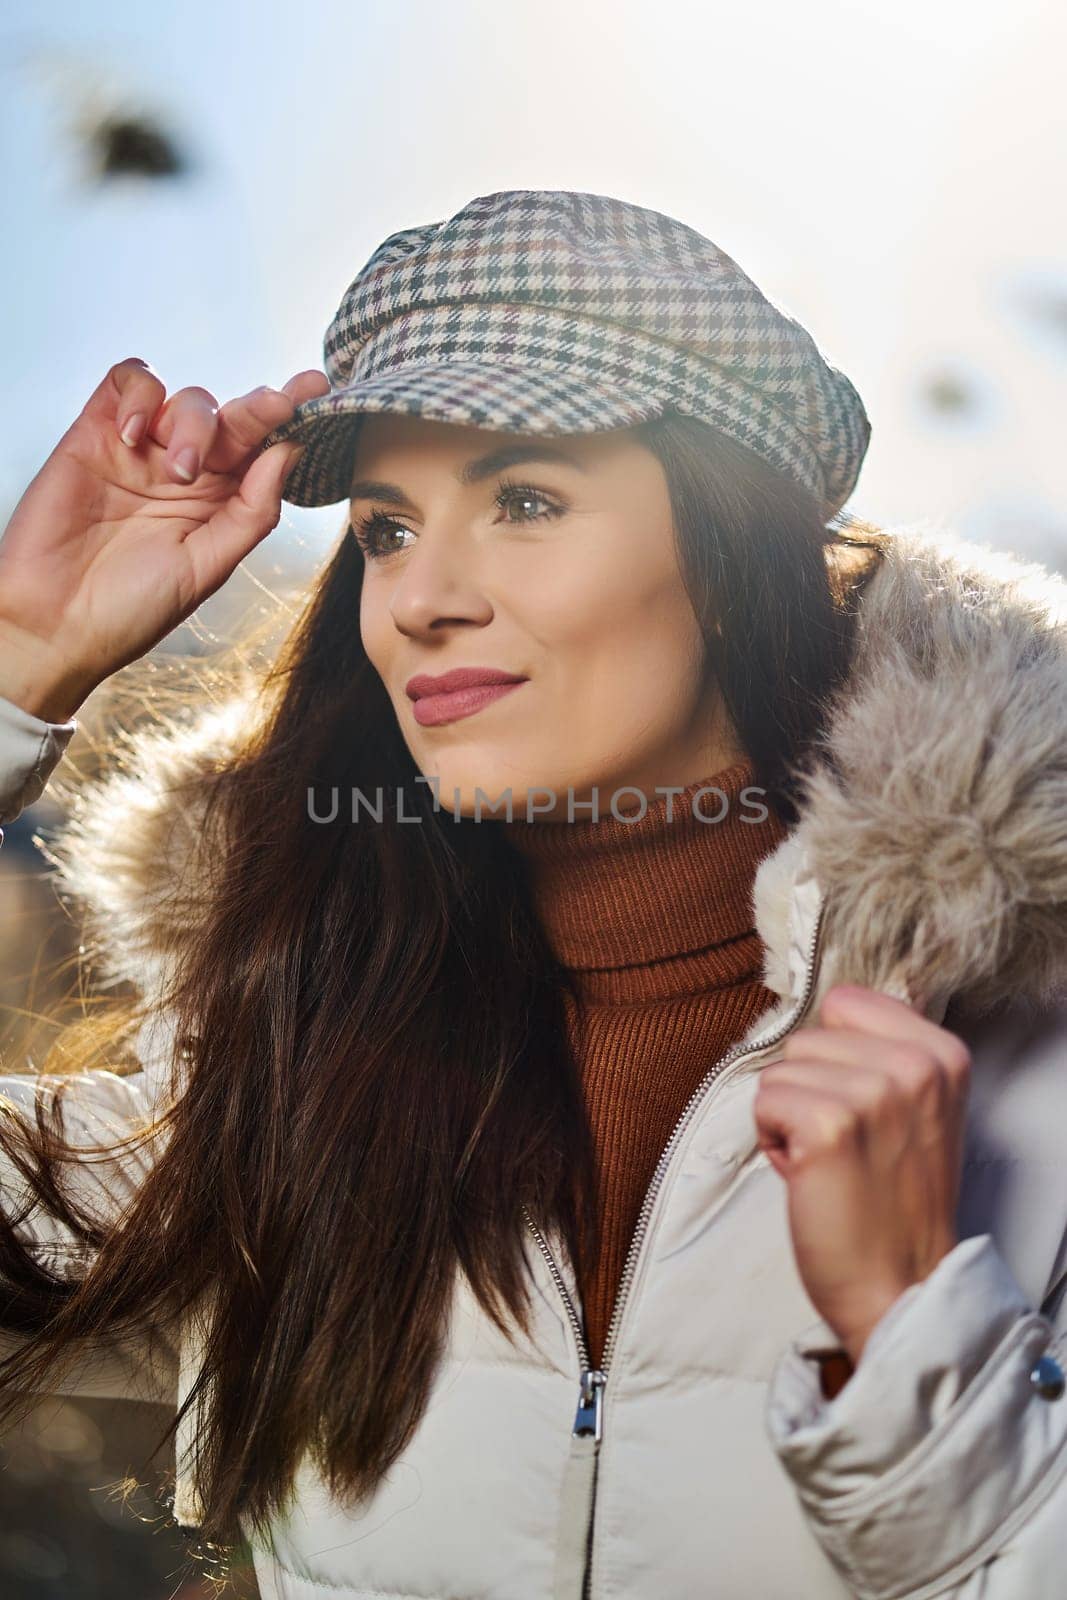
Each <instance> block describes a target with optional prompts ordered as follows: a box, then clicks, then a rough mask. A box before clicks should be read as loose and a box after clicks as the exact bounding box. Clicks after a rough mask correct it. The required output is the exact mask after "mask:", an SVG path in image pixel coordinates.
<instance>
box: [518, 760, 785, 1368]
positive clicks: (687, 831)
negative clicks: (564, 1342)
mask: <svg viewBox="0 0 1067 1600" xmlns="http://www.w3.org/2000/svg"><path fill="white" fill-rule="evenodd" d="M754 783H755V778H754V774H753V768H752V765H751V763H750V762H747V761H743V762H739V763H737V764H736V765H735V766H732V767H729V768H726V769H725V770H723V771H720V772H718V773H716V774H714V775H713V776H712V777H710V778H702V779H700V780H699V781H698V782H696V783H692V784H690V785H689V786H688V787H687V788H685V789H684V790H683V791H682V792H681V793H680V794H676V795H674V796H672V797H668V796H666V795H650V796H649V797H648V800H649V803H648V809H647V811H646V813H645V815H644V816H643V817H640V818H638V819H637V820H635V821H632V822H620V821H619V820H618V819H617V818H616V817H614V816H612V815H611V813H610V810H607V806H608V805H609V803H610V796H608V797H607V798H606V799H602V804H603V806H604V807H605V813H606V814H605V815H603V816H602V818H601V820H600V821H599V822H594V821H593V820H592V819H591V817H590V815H589V813H588V812H587V811H586V812H581V813H579V817H580V820H578V821H575V822H566V821H562V822H554V821H551V820H547V819H540V820H537V819H535V820H534V821H533V822H527V821H526V820H525V818H524V817H522V816H521V815H520V816H518V817H516V819H515V820H514V821H512V822H503V821H502V822H501V823H500V826H501V827H502V828H503V829H504V830H505V833H506V835H507V837H508V838H509V839H510V840H511V842H512V843H513V844H514V845H515V846H516V847H517V848H518V849H519V850H521V851H522V853H523V854H524V855H525V856H526V858H527V859H528V861H529V864H530V880H531V885H532V889H533V893H534V898H535V902H536V905H537V908H538V913H539V916H540V919H541V921H542V924H543V926H544V928H545V931H546V934H547V936H548V939H549V942H550V944H551V945H552V948H553V950H554V951H555V954H556V956H557V958H558V959H559V960H560V961H561V962H562V963H563V965H564V966H566V967H567V968H569V969H570V970H571V971H572V972H573V973H574V975H575V977H576V979H577V981H578V987H579V995H580V1001H579V1005H580V1009H581V1011H583V1012H584V1016H585V1026H584V1030H583V1029H582V1028H581V1021H580V1017H579V1014H578V1010H577V1009H576V1007H575V1006H574V1004H573V1003H572V1002H571V999H570V997H569V996H567V997H566V1010H567V1018H568V1027H569V1031H570V1037H571V1040H572V1044H573V1047H574V1051H575V1055H576V1058H577V1060H578V1063H579V1066H580V1070H581V1074H582V1082H583V1087H584V1092H585V1100H586V1104H587V1106H588V1110H589V1118H590V1122H591V1124H592V1129H593V1135H594V1140H595V1144H596V1151H597V1163H598V1172H599V1177H600V1227H601V1239H600V1244H601V1248H600V1259H599V1261H598V1263H597V1264H596V1267H595V1270H594V1271H593V1273H592V1276H591V1278H590V1281H588V1282H585V1283H582V1284H580V1285H579V1288H580V1291H581V1294H582V1300H583V1303H584V1307H585V1321H586V1340H587V1343H588V1345H589V1355H590V1360H591V1361H592V1363H593V1365H594V1366H599V1364H600V1361H601V1357H602V1354H603V1345H604V1338H605V1335H606V1333H607V1329H608V1324H609V1322H610V1320H611V1313H612V1308H613V1305H614V1301H615V1294H616V1290H617V1287H618V1283H619V1279H620V1277H621V1274H622V1270H623V1265H624V1262H625V1258H626V1253H627V1250H628V1248H629V1245H630V1241H631V1239H632V1237H633V1233H634V1229H635V1227H636V1224H637V1217H638V1213H639V1212H640V1209H641V1204H642V1201H643V1200H644V1197H645V1192H646V1190H647V1189H648V1186H649V1183H650V1182H651V1179H652V1174H653V1172H654V1170H655V1167H656V1163H657V1162H658V1160H659V1157H660V1155H661V1153H662V1151H663V1148H664V1146H665V1145H666V1143H667V1140H668V1139H669V1137H670V1134H671V1130H672V1129H673V1127H674V1124H675V1123H676V1122H677V1120H678V1118H679V1116H680V1115H681V1113H682V1110H683V1108H684V1106H685V1104H686V1101H687V1100H688V1099H689V1096H690V1095H691V1094H692V1092H693V1090H694V1089H695V1088H696V1086H697V1085H698V1084H699V1082H700V1080H701V1079H702V1078H703V1076H704V1074H705V1073H706V1072H707V1070H708V1068H709V1067H711V1066H712V1065H713V1064H714V1063H715V1061H717V1060H718V1058H719V1056H721V1055H723V1054H724V1053H725V1051H726V1050H728V1049H729V1048H730V1046H731V1045H733V1044H735V1043H736V1042H737V1041H738V1039H740V1038H741V1036H742V1035H743V1034H744V1033H745V1032H746V1031H747V1029H748V1028H749V1026H750V1025H751V1023H752V1022H754V1021H755V1019H756V1017H757V1016H759V1014H760V1013H761V1012H763V1011H764V1010H766V1009H767V1007H768V1006H769V1005H770V1004H771V1002H772V1001H773V999H774V996H773V995H772V994H771V992H770V991H769V990H768V989H766V988H765V987H764V985H763V984H762V983H761V981H760V975H761V971H762V959H763V949H762V945H761V942H760V939H759V937H758V935H757V934H756V932H755V929H754V926H753V921H754V919H753V911H752V881H753V878H754V876H755V872H756V868H757V866H758V865H759V863H760V861H761V860H762V859H763V858H764V857H765V856H767V855H769V854H770V853H771V851H772V850H773V849H774V848H775V847H776V845H778V844H779V843H780V841H781V839H782V838H783V836H784V831H785V830H784V827H783V825H782V823H781V822H780V821H779V820H778V819H777V818H776V817H775V815H774V813H773V812H771V813H770V814H769V815H768V816H767V817H766V819H765V820H752V819H753V818H758V817H759V812H758V810H757V809H756V807H757V806H758V804H759V803H760V802H761V800H762V795H761V794H759V793H757V794H754V795H752V796H750V797H749V799H748V800H747V801H744V800H742V798H741V791H742V790H743V789H744V788H745V787H746V786H749V785H753V784H754ZM709 784H714V785H715V786H716V787H717V788H718V789H719V790H721V791H722V792H723V794H724V795H725V796H726V806H725V808H724V804H723V801H722V799H721V798H720V796H719V795H717V794H711V793H709V794H706V795H704V796H702V797H701V798H700V800H699V809H700V811H702V812H703V813H704V815H705V816H708V817H716V816H718V814H719V813H720V812H721V811H724V810H725V815H724V817H723V820H722V821H719V822H711V821H709V822H702V821H701V820H700V818H699V816H698V815H697V814H696V812H695V811H694V807H693V797H694V796H695V795H696V794H697V791H698V790H700V789H701V788H704V787H705V786H706V785H709ZM625 806H629V807H630V808H632V809H634V810H636V809H639V808H638V807H637V806H636V802H635V800H634V797H633V796H630V795H628V796H626V798H625V802H623V803H620V809H624V808H625ZM668 806H670V808H671V811H672V814H673V816H672V820H668V815H667V814H668ZM744 818H748V819H749V820H747V821H745V820H742V819H744Z"/></svg>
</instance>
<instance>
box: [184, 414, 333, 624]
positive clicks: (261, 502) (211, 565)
mask: <svg viewBox="0 0 1067 1600" xmlns="http://www.w3.org/2000/svg"><path fill="white" fill-rule="evenodd" d="M303 448H304V447H303V446H302V445H298V444H296V443H294V442H293V441H291V440H283V441H282V442H280V443H279V444H273V445H271V447H270V449H269V450H265V451H264V452H263V454H262V455H259V456H256V458H255V460H254V461H253V462H252V464H251V466H250V467H249V468H248V470H247V471H246V473H245V475H244V477H243V478H242V479H241V486H240V489H239V490H238V492H237V493H236V494H235V495H233V496H231V498H230V499H229V500H228V501H227V502H226V504H225V505H224V506H222V507H220V509H219V510H218V511H217V512H216V513H215V515H214V516H213V517H212V518H211V519H210V521H208V522H206V523H205V524H204V525H203V527H200V528H195V529H194V530H193V532H192V533H190V534H189V536H188V538H187V539H186V541H185V547H186V550H187V551H188V552H189V554H190V556H191V557H192V559H193V562H194V564H195V569H196V575H197V592H198V594H199V595H200V596H201V597H202V598H206V597H207V596H208V595H210V594H214V592H215V590H216V589H217V588H218V587H219V586H220V584H223V583H225V581H226V579H227V578H228V577H229V576H230V574H231V573H232V572H233V571H234V570H235V568H236V567H237V565H238V563H239V562H240V561H243V560H244V558H245V556H247V555H248V554H249V553H250V551H252V550H253V549H254V548H255V546H256V545H257V544H259V542H260V541H261V540H262V539H265V538H266V536H267V534H268V533H269V532H270V531H271V529H272V528H273V527H275V526H276V525H277V522H278V519H279V517H280V516H281V510H282V489H283V487H284V483H285V478H286V475H287V474H288V472H290V471H291V470H292V468H293V467H294V466H295V464H296V462H297V460H298V459H299V457H300V456H301V455H302V453H303Z"/></svg>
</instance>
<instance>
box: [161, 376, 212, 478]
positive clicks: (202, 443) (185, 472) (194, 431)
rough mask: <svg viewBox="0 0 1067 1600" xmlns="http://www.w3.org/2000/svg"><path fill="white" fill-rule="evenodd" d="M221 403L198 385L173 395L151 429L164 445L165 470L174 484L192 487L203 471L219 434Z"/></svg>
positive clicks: (192, 385)
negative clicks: (217, 433) (191, 484)
mask: <svg viewBox="0 0 1067 1600" xmlns="http://www.w3.org/2000/svg"><path fill="white" fill-rule="evenodd" d="M218 415H219V403H218V401H217V400H216V399H215V396H214V395H213V394H211V393H210V392H209V391H208V390H207V389H202V388H201V387H200V386H199V384H190V385H188V386H187V387H186V388H184V389H179V390H178V391H177V392H176V393H175V394H172V395H171V397H170V399H169V400H168V401H167V402H166V404H165V405H164V407H163V409H162V410H161V411H160V413H159V415H158V416H157V417H156V419H155V422H154V423H153V424H152V427H151V429H150V436H151V437H152V438H153V439H154V440H155V441H156V443H157V444H161V445H163V447H164V449H165V451H166V455H165V456H164V460H163V470H164V471H165V472H166V473H167V475H168V477H170V478H172V479H173V481H174V482H175V483H183V484H188V483H193V482H194V481H195V480H196V479H197V478H198V477H199V476H200V473H201V471H202V470H203V467H204V463H205V460H206V458H207V456H208V455H209V454H210V453H211V449H212V446H213V445H214V443H215V434H216V432H217V430H218Z"/></svg>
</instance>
